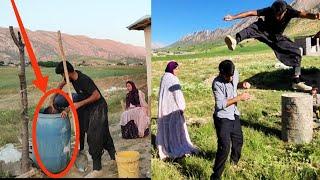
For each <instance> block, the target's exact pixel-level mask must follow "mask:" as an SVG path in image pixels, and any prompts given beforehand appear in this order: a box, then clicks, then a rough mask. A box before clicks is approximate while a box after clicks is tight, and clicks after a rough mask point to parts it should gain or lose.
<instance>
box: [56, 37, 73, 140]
mask: <svg viewBox="0 0 320 180" xmlns="http://www.w3.org/2000/svg"><path fill="white" fill-rule="evenodd" d="M58 43H59V49H60V55H61V58H62V62H63V69H64V75H65V77H66V83H67V90H68V94H69V97H70V99H71V101H72V102H73V98H72V94H71V89H70V79H69V73H68V69H67V58H66V55H65V53H64V50H63V45H62V37H61V32H60V31H58ZM71 114H72V119H73V120H74V121H75V118H74V114H73V113H72V112H71ZM73 120H70V121H71V123H72V124H73V129H74V132H75V133H77V131H76V124H75V123H74V121H73ZM75 137H77V135H76V136H75Z"/></svg>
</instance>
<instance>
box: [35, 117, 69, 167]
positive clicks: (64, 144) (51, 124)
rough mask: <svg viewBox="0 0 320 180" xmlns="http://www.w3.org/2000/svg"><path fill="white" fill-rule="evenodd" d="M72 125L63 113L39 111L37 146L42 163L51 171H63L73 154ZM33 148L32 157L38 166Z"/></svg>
mask: <svg viewBox="0 0 320 180" xmlns="http://www.w3.org/2000/svg"><path fill="white" fill-rule="evenodd" d="M70 139H71V125H70V121H69V119H68V118H61V114H43V113H39V115H38V120H37V147H38V152H39V155H40V158H41V161H42V163H43V164H44V166H45V167H46V169H48V170H49V171H50V172H51V173H58V172H61V171H63V170H64V169H65V168H66V167H67V165H68V163H69V161H70V156H71V144H70ZM33 149H34V148H32V155H31V159H32V160H33V161H34V162H35V163H36V165H37V166H38V162H36V159H35V155H34V151H33Z"/></svg>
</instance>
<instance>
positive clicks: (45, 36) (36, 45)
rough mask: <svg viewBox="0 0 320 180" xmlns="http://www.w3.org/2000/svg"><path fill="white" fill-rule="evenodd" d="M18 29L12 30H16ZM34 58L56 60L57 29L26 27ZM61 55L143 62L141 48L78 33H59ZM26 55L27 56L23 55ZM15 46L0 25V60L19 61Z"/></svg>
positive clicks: (57, 50)
mask: <svg viewBox="0 0 320 180" xmlns="http://www.w3.org/2000/svg"><path fill="white" fill-rule="evenodd" d="M17 30H18V29H15V32H17ZM27 34H28V37H29V39H30V41H31V44H32V46H33V49H34V52H35V54H36V56H37V59H38V61H49V60H50V61H57V60H60V55H59V48H58V40H57V39H58V38H57V37H58V36H57V32H50V31H41V30H39V31H31V30H27ZM62 41H63V46H64V51H65V54H66V56H67V57H68V58H72V60H80V59H81V60H84V59H85V60H90V59H99V60H102V61H111V62H117V61H121V62H124V61H131V62H136V63H141V62H144V61H145V55H146V51H145V48H144V47H139V46H134V45H130V44H125V43H121V42H117V41H113V40H109V39H94V38H90V37H87V36H82V35H69V34H64V33H63V34H62ZM26 58H28V56H27V54H26ZM18 60H19V53H18V48H17V47H16V46H15V44H14V42H13V40H12V38H11V35H10V32H9V28H3V27H0V61H4V62H6V63H8V62H11V63H14V64H15V63H17V62H19V61H18Z"/></svg>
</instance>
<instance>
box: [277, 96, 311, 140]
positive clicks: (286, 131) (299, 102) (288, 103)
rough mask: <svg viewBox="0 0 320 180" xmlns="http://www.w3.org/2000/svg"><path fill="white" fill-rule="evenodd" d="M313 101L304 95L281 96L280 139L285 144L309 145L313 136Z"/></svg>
mask: <svg viewBox="0 0 320 180" xmlns="http://www.w3.org/2000/svg"><path fill="white" fill-rule="evenodd" d="M312 104H313V100H312V96H311V95H309V94H304V93H287V94H283V95H282V139H283V140H284V141H286V142H293V143H298V144H300V143H309V142H311V140H312V135H313V120H312V115H313V107H312Z"/></svg>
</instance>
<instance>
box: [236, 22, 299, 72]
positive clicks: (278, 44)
mask: <svg viewBox="0 0 320 180" xmlns="http://www.w3.org/2000/svg"><path fill="white" fill-rule="evenodd" d="M250 38H254V39H257V40H258V41H260V42H263V43H265V44H267V45H268V46H269V47H271V48H272V50H273V51H274V53H275V55H276V57H277V58H278V59H279V60H280V61H281V62H282V63H283V64H285V65H287V66H291V67H294V68H297V69H295V75H300V72H299V71H300V67H301V51H300V49H299V46H298V45H297V44H295V43H294V42H293V41H291V40H290V39H289V38H287V37H286V36H284V35H282V34H272V33H270V32H268V31H267V30H266V27H265V23H264V21H263V20H262V19H261V18H260V19H259V20H258V21H257V22H255V23H253V24H251V25H250V26H248V27H247V28H245V29H243V30H242V31H240V32H239V33H237V34H236V39H237V42H238V43H239V42H241V41H243V40H245V39H250Z"/></svg>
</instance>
